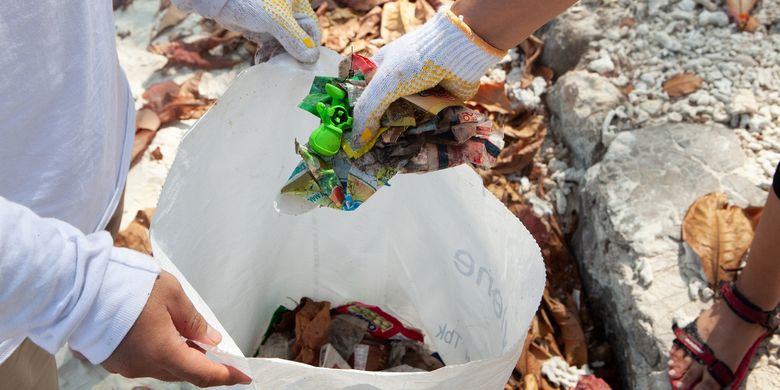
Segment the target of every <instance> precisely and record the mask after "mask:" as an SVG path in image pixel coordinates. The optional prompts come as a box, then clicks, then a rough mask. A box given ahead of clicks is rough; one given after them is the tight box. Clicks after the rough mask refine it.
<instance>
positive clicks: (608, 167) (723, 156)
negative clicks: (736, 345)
mask: <svg viewBox="0 0 780 390" xmlns="http://www.w3.org/2000/svg"><path fill="white" fill-rule="evenodd" d="M745 162H746V158H745V156H744V155H743V154H742V151H741V149H740V142H739V140H738V139H737V137H736V136H735V135H734V134H733V132H732V131H730V130H728V129H726V128H725V127H722V126H720V125H696V124H669V125H663V126H659V127H654V128H646V129H641V130H636V131H629V132H623V133H620V134H619V135H618V136H617V137H616V138H615V139H614V141H613V142H612V143H611V145H610V146H609V149H608V151H607V152H606V154H605V155H604V158H603V159H602V160H601V162H600V163H598V164H597V165H594V166H593V167H591V168H590V169H589V170H588V172H587V175H586V183H585V185H584V186H583V187H582V188H581V192H580V199H579V201H580V204H579V213H580V223H579V229H578V230H577V232H576V233H575V237H574V240H573V246H574V248H575V251H576V254H577V257H578V258H579V261H580V269H581V270H582V273H583V282H584V283H585V287H586V289H587V290H588V292H589V293H590V299H591V301H590V302H591V304H592V305H594V309H595V310H596V312H600V313H603V314H604V321H605V323H606V324H605V325H606V328H607V331H608V332H609V333H610V335H611V339H612V340H614V349H613V350H614V351H615V353H617V354H619V355H618V356H617V357H616V361H618V362H620V363H621V364H622V367H621V369H622V371H623V374H624V375H623V377H624V378H625V379H626V381H627V382H628V383H627V388H632V389H666V388H669V382H668V375H667V373H666V361H667V351H668V350H669V347H670V345H671V341H672V332H671V325H672V320H673V318H693V317H695V316H697V315H698V314H699V312H700V310H702V309H704V308H705V307H707V305H708V304H706V303H703V302H698V301H691V298H690V297H689V293H688V290H689V289H688V286H689V284H691V283H694V282H696V281H698V279H694V278H693V277H690V278H689V277H688V276H686V275H690V274H689V273H687V272H686V269H685V267H684V264H685V256H684V250H683V246H682V244H681V242H680V240H681V238H680V229H681V222H682V219H683V216H684V215H685V212H686V211H687V209H688V207H689V206H690V204H691V203H692V202H693V201H694V200H695V199H697V198H698V197H700V196H702V195H705V194H707V193H709V192H712V191H723V192H726V193H727V194H728V195H729V197H730V198H731V199H732V200H733V201H735V203H738V204H742V205H747V204H753V205H759V204H763V202H764V200H765V199H766V193H764V192H762V191H760V190H759V189H758V188H757V187H755V186H754V185H753V184H752V183H751V182H750V181H749V180H748V179H747V178H745V177H743V176H742V174H741V172H740V171H741V170H742V168H743V165H744V164H745ZM648 274H649V275H651V276H652V277H650V278H649V279H648V277H647V275H648ZM648 280H649V283H648ZM752 375H756V372H754V373H753V374H752Z"/></svg>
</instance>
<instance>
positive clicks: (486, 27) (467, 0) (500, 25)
mask: <svg viewBox="0 0 780 390" xmlns="http://www.w3.org/2000/svg"><path fill="white" fill-rule="evenodd" d="M575 2H576V0H458V1H456V2H455V4H454V5H453V6H452V12H453V13H455V15H459V16H463V21H464V22H466V24H468V25H469V27H471V29H472V30H473V31H474V32H475V33H476V34H477V35H479V36H480V37H481V38H482V39H484V40H485V41H487V42H488V43H490V44H491V45H493V46H495V47H496V48H498V49H501V50H508V49H510V48H512V47H514V46H516V45H518V44H519V43H520V42H522V41H523V40H525V38H527V37H528V36H529V35H531V34H532V33H533V32H534V31H536V30H537V29H538V28H539V27H541V26H543V25H544V24H545V23H547V22H548V21H550V20H551V19H552V18H554V17H555V16H557V15H558V14H560V13H561V12H563V11H564V10H566V8H568V7H569V6H571V5H572V4H574V3H575Z"/></svg>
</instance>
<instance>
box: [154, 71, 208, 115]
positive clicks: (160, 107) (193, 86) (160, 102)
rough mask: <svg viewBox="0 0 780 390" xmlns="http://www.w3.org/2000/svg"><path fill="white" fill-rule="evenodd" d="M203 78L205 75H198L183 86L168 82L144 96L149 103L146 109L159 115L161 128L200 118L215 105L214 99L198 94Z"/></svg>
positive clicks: (155, 86) (155, 85)
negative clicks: (179, 121) (173, 123)
mask: <svg viewBox="0 0 780 390" xmlns="http://www.w3.org/2000/svg"><path fill="white" fill-rule="evenodd" d="M202 77H203V73H198V74H196V75H194V76H192V77H191V78H189V79H187V80H186V81H185V82H184V83H182V84H181V85H179V84H176V82H174V81H173V80H167V81H163V82H160V83H157V84H154V85H152V86H150V87H149V88H148V89H147V90H146V92H144V94H143V98H144V99H146V101H147V103H146V105H144V108H147V109H151V110H152V111H154V112H156V113H157V115H158V117H159V119H160V126H164V125H166V124H169V123H172V122H175V121H177V120H184V119H197V118H200V117H201V116H203V114H205V113H206V111H208V109H209V108H210V107H211V105H212V104H213V103H214V100H213V99H209V98H206V97H203V96H201V95H200V93H199V92H198V85H199V84H200V80H201V78H202Z"/></svg>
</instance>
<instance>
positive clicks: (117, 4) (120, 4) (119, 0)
mask: <svg viewBox="0 0 780 390" xmlns="http://www.w3.org/2000/svg"><path fill="white" fill-rule="evenodd" d="M130 4H133V0H114V11H116V10H117V9H120V8H121V9H122V11H125V10H127V7H129V6H130Z"/></svg>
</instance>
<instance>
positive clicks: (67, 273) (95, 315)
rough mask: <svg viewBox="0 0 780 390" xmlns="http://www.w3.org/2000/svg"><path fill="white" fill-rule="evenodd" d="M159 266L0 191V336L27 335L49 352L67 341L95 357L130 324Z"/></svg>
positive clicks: (105, 352) (103, 355)
mask: <svg viewBox="0 0 780 390" xmlns="http://www.w3.org/2000/svg"><path fill="white" fill-rule="evenodd" d="M157 272H159V267H157V265H155V264H154V263H152V262H151V259H150V258H148V257H146V256H143V255H141V254H138V253H135V252H131V251H129V250H126V249H118V248H112V241H111V237H110V236H109V235H108V233H106V232H101V233H97V234H92V235H89V236H87V235H84V234H83V233H81V232H80V231H79V230H78V229H76V228H74V227H72V226H70V225H68V224H66V223H64V222H62V221H59V220H56V219H46V218H41V217H39V216H38V215H36V214H35V213H33V212H32V211H31V210H30V209H28V208H26V207H24V206H21V205H19V204H16V203H13V202H10V201H8V200H6V199H3V198H2V197H0V286H2V288H0V340H6V339H16V338H21V337H29V338H30V339H32V340H33V341H34V342H35V343H36V344H38V345H40V346H41V347H42V348H44V349H46V350H47V351H49V352H52V353H53V352H56V350H57V349H58V348H59V347H61V346H62V345H63V344H64V343H65V342H71V345H72V346H73V347H74V348H75V349H77V350H79V351H80V352H82V353H84V355H85V356H87V357H88V358H89V359H90V360H92V361H93V362H96V361H100V360H101V359H105V358H106V357H107V356H108V354H110V352H111V351H112V350H113V348H115V347H116V345H117V344H118V343H119V341H121V339H122V337H124V333H126V332H127V329H129V328H130V326H132V324H133V322H134V321H135V318H137V316H138V313H140V311H141V309H142V308H143V306H144V304H145V303H146V294H147V293H148V292H149V290H151V285H152V283H153V282H154V279H155V278H156V274H157Z"/></svg>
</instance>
